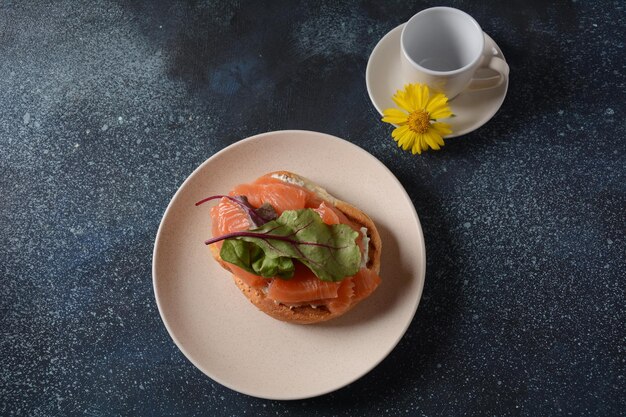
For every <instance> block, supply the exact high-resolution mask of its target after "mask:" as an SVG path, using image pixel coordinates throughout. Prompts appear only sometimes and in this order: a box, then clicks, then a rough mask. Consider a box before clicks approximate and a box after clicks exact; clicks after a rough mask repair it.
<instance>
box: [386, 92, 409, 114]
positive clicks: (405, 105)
mask: <svg viewBox="0 0 626 417" xmlns="http://www.w3.org/2000/svg"><path fill="white" fill-rule="evenodd" d="M391 99H392V100H393V102H394V103H396V104H397V105H398V107H400V108H401V109H403V110H406V111H407V112H409V113H411V111H412V110H411V104H410V103H409V102H408V101H407V100H406V99H405V96H404V94H396V95H395V96H393V97H392V98H391Z"/></svg>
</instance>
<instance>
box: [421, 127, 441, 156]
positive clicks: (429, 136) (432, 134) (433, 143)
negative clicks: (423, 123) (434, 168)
mask: <svg viewBox="0 0 626 417" xmlns="http://www.w3.org/2000/svg"><path fill="white" fill-rule="evenodd" d="M438 136H439V134H438V133H437V131H436V130H435V129H428V132H426V133H425V134H424V140H425V141H426V143H428V146H430V147H431V148H433V149H434V150H436V151H438V150H439V149H441V148H440V147H439V144H438V143H437V137H438ZM439 139H441V137H440V136H439Z"/></svg>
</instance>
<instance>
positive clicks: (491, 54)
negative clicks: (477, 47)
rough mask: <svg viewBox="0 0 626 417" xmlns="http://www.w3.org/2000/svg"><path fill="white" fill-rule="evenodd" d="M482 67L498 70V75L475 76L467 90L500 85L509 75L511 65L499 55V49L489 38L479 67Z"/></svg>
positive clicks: (484, 88)
mask: <svg viewBox="0 0 626 417" xmlns="http://www.w3.org/2000/svg"><path fill="white" fill-rule="evenodd" d="M481 68H489V69H491V70H493V71H495V72H497V73H498V75H495V76H492V77H486V78H474V79H472V81H471V82H470V84H469V85H468V86H467V90H469V91H478V90H486V89H489V88H495V87H499V86H501V85H502V83H503V82H504V80H506V79H507V78H508V76H509V65H508V64H507V63H506V61H505V60H504V59H502V58H501V57H500V56H498V51H497V50H496V49H495V47H494V46H493V45H492V44H491V42H489V40H487V39H485V53H484V54H483V57H482V62H481V64H480V66H479V67H478V69H481Z"/></svg>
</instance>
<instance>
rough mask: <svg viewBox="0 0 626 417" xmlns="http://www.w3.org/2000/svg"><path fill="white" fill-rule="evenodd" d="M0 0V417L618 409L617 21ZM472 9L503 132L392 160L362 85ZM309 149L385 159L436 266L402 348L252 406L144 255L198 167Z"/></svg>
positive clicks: (550, 7) (535, 9)
mask: <svg viewBox="0 0 626 417" xmlns="http://www.w3.org/2000/svg"><path fill="white" fill-rule="evenodd" d="M44 3H47V2H13V1H11V0H5V1H3V2H0V153H1V157H0V191H1V193H2V199H1V200H0V230H1V233H2V234H1V235H0V236H1V238H2V245H1V246H0V336H1V337H0V414H2V415H35V416H38V415H42V416H43V415H45V416H48V415H76V414H79V415H90V416H108V415H185V416H187V415H196V414H197V415H238V416H239V415H295V414H298V415H313V416H322V415H340V416H350V415H371V416H381V415H385V416H397V415H428V416H431V415H528V416H538V415H599V416H606V415H624V414H626V395H625V394H624V393H625V392H626V383H625V380H624V379H625V372H624V370H625V368H626V363H625V360H626V352H625V350H626V345H625V340H626V331H625V326H624V323H625V322H626V307H625V300H626V293H625V288H626V279H625V275H626V274H625V272H624V270H625V269H626V260H625V258H626V256H625V255H626V242H625V235H626V233H625V231H626V227H625V225H626V216H625V212H626V185H625V184H626V183H625V181H626V175H625V174H626V123H625V122H624V121H625V119H626V118H625V113H626V105H625V98H626V95H625V88H626V87H625V84H626V68H625V63H626V51H625V50H624V40H625V39H626V29H625V28H626V11H625V7H626V6H625V5H624V2H623V1H597V2H583V1H573V2H564V1H561V2H544V1H539V0H535V1H529V0H515V1H508V2H500V1H485V2H469V1H452V2H443V3H436V4H435V3H432V2H426V1H417V2H409V1H384V2H372V1H361V2H356V1H353V2H334V1H329V2H306V3H303V4H299V5H296V4H295V3H293V2H290V1H282V2H280V1H276V2H267V3H263V4H262V3H260V2H253V1H242V2H233V3H232V4H226V3H223V2H218V1H215V2H202V1H188V2H176V3H175V2H172V3H165V2H163V3H160V2H159V3H154V4H153V3H152V2H150V1H143V2H141V1H140V2H132V3H131V2H126V1H118V2H114V1H95V2H90V1H81V2H78V1H69V0H68V1H59V2H54V4H44ZM441 4H444V5H452V6H455V7H458V8H461V9H463V10H465V11H467V12H469V13H470V14H472V15H473V16H474V17H475V18H476V19H477V20H478V21H479V22H480V23H481V25H482V26H483V29H484V30H485V31H486V32H487V33H489V34H490V35H491V36H492V37H493V38H494V39H495V40H496V42H498V44H499V45H500V47H501V48H502V50H503V51H504V54H505V56H506V57H507V60H508V62H509V64H510V66H511V82H510V88H509V94H508V96H507V99H506V101H505V103H504V105H503V107H502V108H501V110H500V112H499V113H498V114H497V115H496V116H495V118H494V119H493V120H492V121H491V122H490V123H488V124H487V125H485V126H484V127H482V128H480V129H479V130H477V131H475V132H473V133H471V134H468V135H466V136H463V137H460V138H457V139H452V140H449V141H447V145H446V147H445V148H444V150H442V151H440V152H438V153H432V152H431V153H427V154H425V155H422V156H421V157H415V156H411V155H410V154H407V153H403V152H401V151H400V150H398V148H397V147H396V146H395V143H394V142H393V141H392V140H391V138H390V133H391V128H390V127H388V126H387V125H384V124H383V123H381V122H380V121H379V116H378V114H377V113H376V111H375V109H374V108H373V106H372V105H371V103H370V101H369V99H368V96H367V91H366V88H365V79H364V74H365V67H366V64H367V59H368V56H369V53H370V51H371V50H372V48H373V47H374V45H375V44H376V43H377V41H378V40H379V39H380V38H381V37H382V36H383V35H384V34H385V33H387V31H389V30H390V29H392V28H394V27H395V26H397V25H398V24H400V23H401V22H403V21H406V20H407V19H408V18H409V17H410V16H411V15H412V14H414V13H416V12H417V11H419V10H420V9H422V8H425V7H429V6H433V5H441ZM291 128H296V129H309V130H317V131H321V132H325V133H330V134H334V135H337V136H340V137H343V138H345V139H347V140H349V141H351V142H353V143H356V144H358V145H360V146H362V147H363V148H365V149H367V150H369V151H370V152H371V153H372V154H373V155H375V156H376V157H378V158H379V159H380V160H382V161H383V162H384V163H385V164H386V165H387V166H388V167H389V168H390V169H391V170H392V171H393V172H394V173H395V174H396V175H397V177H398V178H399V179H400V181H401V182H402V183H403V185H404V186H405V187H406V189H407V191H408V192H409V194H410V196H411V198H412V199H413V202H414V204H415V206H416V209H417V212H418V214H419V216H420V219H421V222H422V226H423V228H424V233H425V238H426V243H427V252H428V265H427V271H428V272H427V277H426V285H425V288H424V294H423V299H422V302H421V304H420V307H419V310H418V313H417V315H416V317H415V320H414V321H413V323H412V325H411V327H410V328H409V330H408V332H407V334H406V336H405V337H404V339H403V340H402V341H401V342H400V344H399V345H398V347H397V348H396V350H395V351H394V352H393V353H392V354H391V355H390V356H389V357H388V358H387V359H386V360H385V361H383V363H382V364H381V365H380V366H378V367H377V368H376V369H374V370H373V371H372V372H371V373H369V374H368V375H367V376H365V377H364V378H362V379H361V380H359V381H357V382H355V383H354V384H352V385H351V386H349V387H346V388H344V389H342V390H340V391H338V392H335V393H333V394H330V395H327V396H324V397H320V398H315V399H310V400H307V401H296V402H274V401H265V400H259V399H255V398H250V397H247V396H243V395H240V394H237V393H235V392H232V391H230V390H228V389H226V388H223V387H221V386H220V385H218V384H217V383H214V382H213V381H211V380H210V379H209V378H207V377H206V376H204V375H203V374H202V373H201V372H200V371H198V370H196V369H195V368H194V367H193V366H192V365H191V364H190V363H189V362H188V361H187V360H186V359H185V358H184V357H183V355H182V354H181V353H180V352H179V351H178V349H177V348H176V347H175V345H174V344H173V342H172V341H171V339H170V338H169V336H168V334H167V332H166V330H165V328H164V327H163V325H162V323H161V320H160V318H159V315H158V312H157V310H156V305H155V302H154V296H153V293H152V287H151V255H152V254H151V252H152V245H153V240H154V236H155V234H156V230H157V227H158V225H159V221H160V219H161V215H162V213H163V211H164V209H165V207H166V205H167V203H168V201H169V199H170V198H171V196H172V195H173V194H174V192H175V191H176V189H177V188H178V186H179V185H180V184H181V182H182V181H183V180H184V178H185V177H186V176H187V175H188V174H189V173H191V172H192V171H193V169H194V168H195V167H196V166H198V165H199V164H200V163H201V162H203V161H204V160H205V159H206V158H208V157H209V156H211V155H212V154H213V153H215V152H216V151H218V150H220V149H222V148H223V147H225V146H227V145H229V144H231V143H233V142H235V141H237V140H239V139H242V138H245V137H247V136H250V135H252V134H256V133H260V132H264V131H270V130H279V129H291Z"/></svg>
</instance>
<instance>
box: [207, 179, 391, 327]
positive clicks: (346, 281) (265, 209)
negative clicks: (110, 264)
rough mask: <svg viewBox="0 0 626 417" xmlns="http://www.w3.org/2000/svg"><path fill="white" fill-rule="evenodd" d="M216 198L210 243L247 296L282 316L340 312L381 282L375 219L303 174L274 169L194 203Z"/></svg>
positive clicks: (304, 320)
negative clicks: (222, 192)
mask: <svg viewBox="0 0 626 417" xmlns="http://www.w3.org/2000/svg"><path fill="white" fill-rule="evenodd" d="M211 200H216V201H218V204H217V205H215V206H213V207H211V210H210V215H211V223H212V234H213V237H212V238H211V239H209V240H207V241H206V242H205V243H206V244H207V245H208V246H209V247H210V249H211V253H212V255H213V257H214V258H215V259H216V260H217V261H218V262H219V263H220V264H221V265H222V266H223V267H224V268H225V269H227V270H228V271H230V272H231V273H232V276H233V279H234V280H235V283H236V284H237V286H238V287H239V288H240V289H241V291H242V293H243V294H244V295H245V296H246V297H247V298H248V299H249V300H250V301H251V302H252V303H253V304H254V305H255V306H256V307H258V308H259V309H260V310H261V311H263V312H264V313H266V314H268V315H270V316H272V317H274V318H276V319H278V320H283V321H287V322H292V323H301V324H308V323H317V322H321V321H325V320H329V319H332V318H335V317H339V316H341V315H342V314H344V313H346V312H347V311H348V310H350V309H351V308H352V307H354V306H355V305H356V304H357V303H358V302H360V301H361V300H363V299H365V298H367V297H368V296H369V295H370V294H371V293H372V292H373V291H374V290H375V289H376V287H377V286H378V285H379V284H380V282H381V279H380V277H379V275H378V274H379V272H380V255H381V240H380V235H379V234H378V231H377V230H376V226H375V225H374V223H373V222H372V220H371V219H370V218H369V217H368V216H367V215H366V214H365V213H363V212H362V211H361V210H359V209H358V208H356V207H354V206H352V205H350V204H348V203H346V202H344V201H342V200H339V199H337V198H335V197H333V196H331V195H330V194H328V192H326V190H324V189H323V188H321V187H320V186H319V185H317V184H315V183H313V182H312V181H310V180H308V179H306V178H304V177H301V176H299V175H297V174H294V173H291V172H287V171H277V172H272V173H269V174H266V175H263V176H262V177H260V178H258V179H257V180H255V181H254V182H252V183H249V184H241V185H238V186H236V187H235V188H233V189H232V190H231V191H230V192H229V193H228V195H218V196H211V197H208V198H206V199H204V200H202V201H199V202H198V203H196V205H200V204H203V203H206V202H208V201H211Z"/></svg>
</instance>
